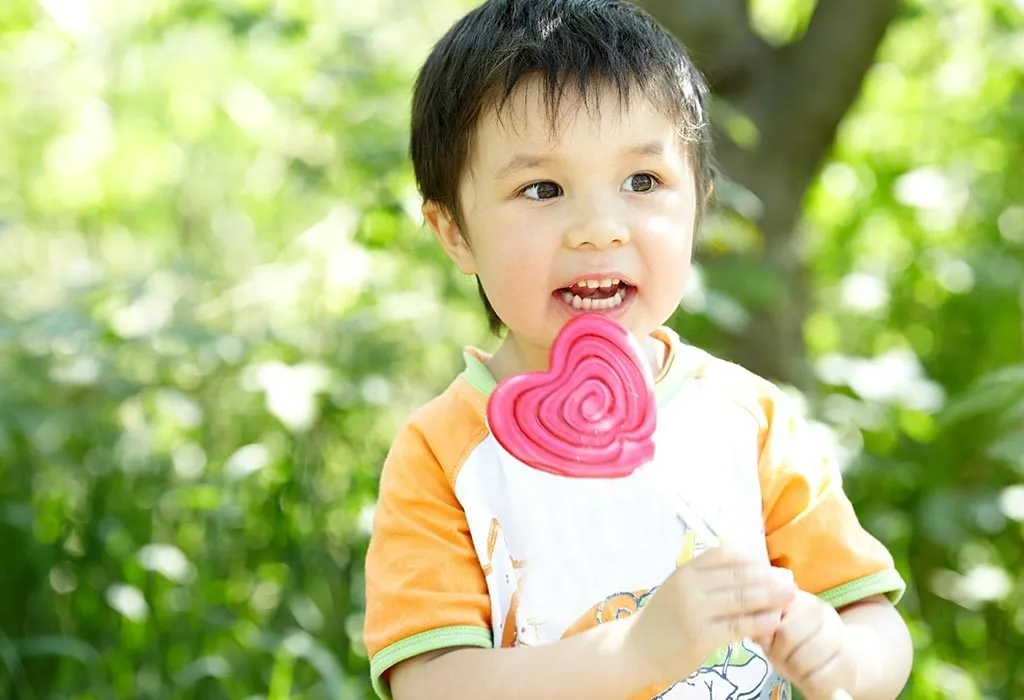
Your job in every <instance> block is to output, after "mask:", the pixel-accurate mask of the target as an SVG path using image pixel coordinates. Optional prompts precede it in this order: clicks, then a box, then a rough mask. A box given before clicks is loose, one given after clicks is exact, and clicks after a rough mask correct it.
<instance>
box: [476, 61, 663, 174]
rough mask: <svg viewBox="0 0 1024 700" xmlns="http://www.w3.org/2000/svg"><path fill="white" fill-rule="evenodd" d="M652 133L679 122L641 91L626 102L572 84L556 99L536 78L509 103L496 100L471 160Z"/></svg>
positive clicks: (609, 91) (607, 90) (608, 89)
mask: <svg viewBox="0 0 1024 700" xmlns="http://www.w3.org/2000/svg"><path fill="white" fill-rule="evenodd" d="M651 129H657V130H659V131H662V132H663V133H665V132H667V131H668V130H672V131H674V130H675V124H674V120H673V119H672V117H671V116H670V115H669V114H667V113H666V110H664V109H662V108H659V106H657V105H655V104H654V103H653V102H651V101H650V100H649V99H648V98H647V97H646V95H644V94H643V93H642V92H641V91H640V90H639V89H636V90H633V91H632V92H631V93H630V94H629V95H628V98H627V97H625V96H623V95H621V94H620V92H619V91H618V90H617V89H616V88H615V87H614V86H611V85H606V84H601V85H594V86H590V87H589V88H588V91H587V92H586V93H582V94H581V93H580V92H579V91H578V90H576V89H574V86H572V85H571V84H570V85H567V86H565V89H564V90H563V91H562V93H561V94H560V95H558V98H557V99H554V100H553V99H552V92H550V91H549V89H548V88H547V86H545V85H544V84H543V83H541V82H540V81H539V80H536V79H533V80H528V81H523V82H522V83H520V84H519V85H517V86H516V87H515V88H514V89H513V90H512V92H511V93H510V95H509V97H508V98H507V99H506V100H504V101H499V100H493V101H492V102H491V104H490V105H489V107H488V108H486V109H485V110H484V111H483V112H482V113H481V115H480V118H479V120H478V122H477V124H476V129H475V131H476V134H475V138H474V139H473V144H472V155H473V156H474V157H473V158H472V159H473V160H477V159H478V158H476V156H484V155H486V152H487V151H492V150H495V149H497V150H501V151H504V150H507V149H510V148H517V147H523V146H532V147H534V148H545V149H552V148H557V147H558V146H559V145H561V144H562V143H564V142H565V141H566V140H568V139H571V138H573V137H580V136H582V137H584V138H588V139H590V138H600V137H603V136H609V135H611V134H613V133H614V134H622V135H624V136H626V135H628V134H630V133H631V132H642V131H649V130H651Z"/></svg>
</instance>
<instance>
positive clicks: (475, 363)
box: [462, 328, 689, 406]
mask: <svg viewBox="0 0 1024 700" xmlns="http://www.w3.org/2000/svg"><path fill="white" fill-rule="evenodd" d="M661 332H662V334H664V336H665V338H666V340H668V343H669V348H670V352H669V366H668V369H667V370H665V372H664V373H663V375H662V377H661V379H659V380H658V381H657V382H655V384H654V395H655V397H656V399H657V401H658V405H659V406H663V405H665V404H666V403H667V402H668V401H670V400H671V399H672V397H674V396H675V395H676V393H678V391H679V389H680V388H681V387H682V386H683V384H684V383H685V382H686V379H687V377H688V376H689V372H688V371H687V369H686V363H685V362H684V361H683V357H682V355H683V352H682V351H683V347H682V341H681V340H680V339H679V336H678V335H677V334H676V333H675V331H673V330H672V329H670V328H662V329H661ZM462 358H463V360H464V361H465V363H466V368H465V369H464V370H463V371H462V378H463V379H464V380H465V381H466V383H467V384H469V385H470V386H471V387H473V389H475V390H476V391H478V392H480V393H481V394H483V395H484V397H485V398H489V397H490V395H491V394H493V393H494V390H495V389H496V388H497V386H498V383H497V382H496V381H495V380H494V376H493V375H492V374H491V372H490V370H488V369H487V367H486V366H485V365H484V363H483V362H481V361H480V359H479V358H478V357H476V356H475V355H473V354H472V353H470V352H464V353H462Z"/></svg>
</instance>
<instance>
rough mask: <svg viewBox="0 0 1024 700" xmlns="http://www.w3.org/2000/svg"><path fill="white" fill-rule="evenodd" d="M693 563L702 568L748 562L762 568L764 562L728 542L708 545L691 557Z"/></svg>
mask: <svg viewBox="0 0 1024 700" xmlns="http://www.w3.org/2000/svg"><path fill="white" fill-rule="evenodd" d="M693 563H694V565H697V566H700V567H702V568H716V567H723V566H726V567H727V566H731V565H734V564H748V565H752V566H760V567H761V568H764V562H763V561H760V560H758V559H755V558H754V557H753V556H751V555H750V553H749V552H746V551H744V550H743V549H740V548H739V547H735V546H733V545H729V544H723V545H720V546H718V547H710V548H708V549H706V550H704V551H703V552H701V553H700V554H698V555H697V556H695V557H694V558H693Z"/></svg>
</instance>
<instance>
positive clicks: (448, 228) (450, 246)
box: [423, 201, 476, 275]
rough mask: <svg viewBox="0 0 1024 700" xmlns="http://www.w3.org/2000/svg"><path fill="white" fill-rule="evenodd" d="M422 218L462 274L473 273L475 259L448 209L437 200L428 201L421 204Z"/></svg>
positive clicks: (474, 271) (474, 272) (474, 270)
mask: <svg viewBox="0 0 1024 700" xmlns="http://www.w3.org/2000/svg"><path fill="white" fill-rule="evenodd" d="M423 218H424V219H426V221H427V223H428V224H429V225H430V228H431V230H433V232H434V237H435V238H437V242H438V243H440V244H441V247H442V248H444V252H446V253H447V254H448V257H449V258H451V259H452V261H453V262H454V263H455V264H456V265H457V266H458V268H459V270H461V271H462V274H464V275H475V274H476V259H474V257H473V251H472V250H471V249H470V247H469V243H468V242H467V241H466V238H465V236H463V235H462V231H461V230H460V229H459V225H458V224H457V223H455V219H454V218H453V217H452V216H451V215H450V214H449V213H448V211H447V210H446V209H445V208H444V207H442V206H441V205H440V204H438V203H437V202H432V201H428V202H426V203H424V205H423Z"/></svg>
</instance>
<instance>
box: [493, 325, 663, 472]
mask: <svg viewBox="0 0 1024 700" xmlns="http://www.w3.org/2000/svg"><path fill="white" fill-rule="evenodd" d="M655 414H656V405H655V400H654V379H653V377H652V376H651V372H650V369H649V368H648V366H647V363H645V362H644V361H643V359H642V358H641V349H640V344H639V343H638V342H637V341H636V339H635V338H633V336H632V335H630V333H629V331H628V330H627V329H626V327H625V326H623V325H622V324H621V323H619V322H618V321H615V320H613V319H611V318H608V317H607V316H603V315H601V314H584V315H582V316H577V317H575V318H573V319H572V320H571V321H569V322H568V323H567V324H566V325H565V326H564V327H563V328H562V331H561V332H560V333H559V334H558V337H557V338H556V339H555V343H554V345H553V346H552V348H551V369H550V370H549V371H547V372H528V373H525V374H520V375H516V376H514V377H510V378H509V379H507V380H505V381H504V382H502V383H501V384H500V385H499V386H498V387H497V389H495V391H494V393H493V394H492V396H491V399H490V402H489V403H488V405H487V422H488V423H489V425H490V428H491V432H492V433H493V434H494V437H495V438H496V439H497V440H498V442H499V443H501V445H502V446H503V447H504V448H505V449H506V450H508V452H509V453H510V454H512V455H513V456H515V457H516V458H517V459H519V461H521V462H523V463H524V464H527V465H529V466H531V467H534V468H536V469H540V470H542V471H546V472H550V473H552V474H558V475H561V476H569V477H605V478H612V477H621V476H627V475H629V474H631V473H632V472H633V471H634V470H635V469H636V468H637V467H639V466H641V465H642V464H645V463H647V462H649V461H650V460H651V458H652V457H653V456H654V442H653V440H652V435H653V434H654V427H655V423H656V415H655Z"/></svg>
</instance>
